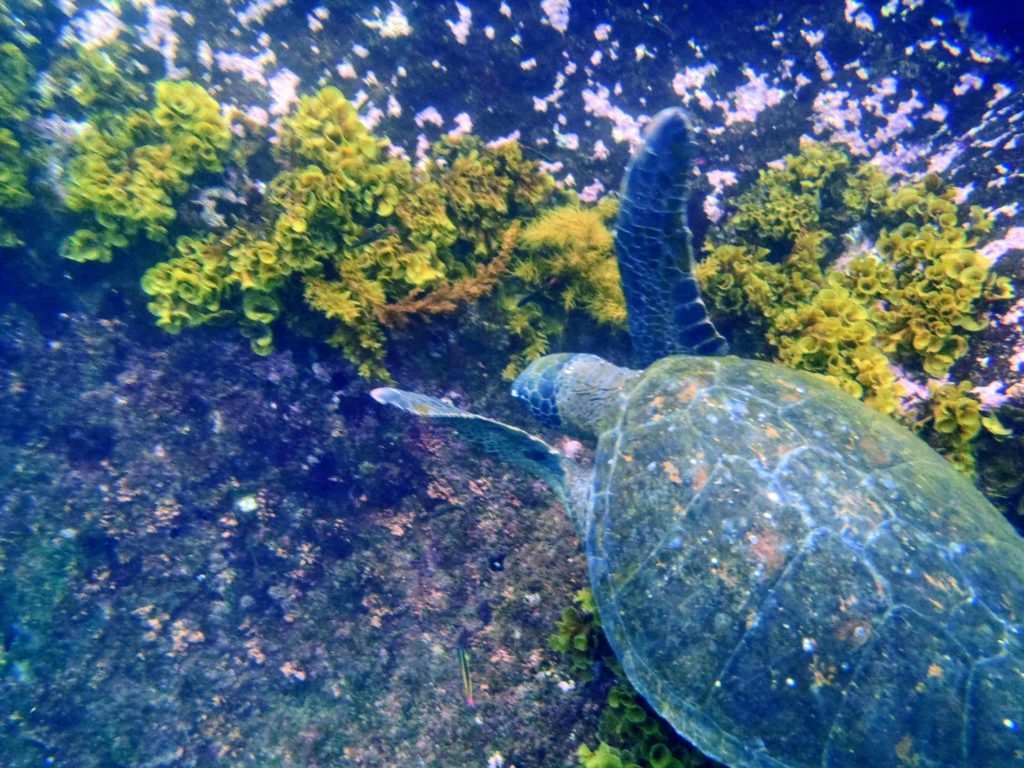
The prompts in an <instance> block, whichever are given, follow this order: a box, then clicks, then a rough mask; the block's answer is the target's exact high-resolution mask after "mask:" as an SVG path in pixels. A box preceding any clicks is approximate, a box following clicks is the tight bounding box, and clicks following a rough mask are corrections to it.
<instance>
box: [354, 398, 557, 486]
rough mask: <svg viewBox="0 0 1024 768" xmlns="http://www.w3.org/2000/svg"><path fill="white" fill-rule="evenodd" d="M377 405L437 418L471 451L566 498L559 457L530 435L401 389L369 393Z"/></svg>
mask: <svg viewBox="0 0 1024 768" xmlns="http://www.w3.org/2000/svg"><path fill="white" fill-rule="evenodd" d="M370 395H371V397H373V399H374V400H376V401H377V402H378V403H383V404H385V405H392V406H394V407H396V408H400V409H402V410H403V411H406V412H408V413H412V414H415V415H416V416H422V417H424V418H429V419H436V420H437V421H439V422H441V423H442V424H444V425H445V426H448V427H451V428H452V429H454V430H455V431H456V432H458V434H459V435H460V436H461V437H462V438H463V439H464V440H466V441H467V442H468V443H470V444H471V445H472V446H473V447H474V448H476V449H478V450H480V451H483V452H485V453H489V454H491V455H493V456H496V457H498V458H499V459H501V460H503V461H505V462H507V463H509V464H512V465H514V466H517V467H520V468H522V469H525V470H526V471H527V472H529V473H530V474H532V475H533V476H534V477H536V478H538V479H539V480H543V481H544V482H545V483H547V485H548V486H549V487H550V488H551V490H552V491H554V492H555V493H556V494H557V495H558V497H559V499H561V500H563V501H564V499H565V492H566V471H565V467H564V465H563V463H562V456H561V454H559V453H558V451H556V450H555V449H554V448H552V447H551V446H550V445H548V444H547V443H545V442H544V441H543V440H541V439H540V438H538V437H534V436H533V435H531V434H530V433H529V432H524V431H523V430H521V429H519V428H518V427H513V426H511V425H509V424H504V423H502V422H500V421H496V420H495V419H490V418H488V417H486V416H479V415H477V414H475V413H470V412H469V411H464V410H462V409H461V408H456V407H455V406H454V405H449V404H448V403H446V402H444V401H442V400H438V399H437V398H435V397H430V396H428V395H421V394H420V393H419V392H408V391H406V390H403V389H393V388H391V387H380V388H379V389H375V390H373V391H372V392H370Z"/></svg>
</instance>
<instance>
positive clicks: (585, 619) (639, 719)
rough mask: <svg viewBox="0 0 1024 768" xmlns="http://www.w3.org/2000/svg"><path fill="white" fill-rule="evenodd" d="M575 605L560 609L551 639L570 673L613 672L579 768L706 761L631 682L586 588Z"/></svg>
mask: <svg viewBox="0 0 1024 768" xmlns="http://www.w3.org/2000/svg"><path fill="white" fill-rule="evenodd" d="M573 602H574V603H575V607H573V606H569V607H567V608H565V610H563V611H562V618H561V619H560V620H559V621H558V623H557V625H556V628H555V632H554V633H553V634H552V635H551V637H550V638H549V644H550V646H551V648H552V649H553V650H555V651H557V652H558V653H559V655H560V656H561V659H562V661H563V662H564V663H565V664H566V666H567V669H568V672H569V673H570V674H571V675H572V676H573V677H574V678H575V679H576V680H578V681H580V682H589V681H591V680H593V679H594V669H595V668H602V667H603V669H606V670H608V671H610V672H611V674H612V676H613V678H614V683H613V684H612V686H611V687H610V688H609V689H608V695H607V699H606V702H605V704H606V706H605V709H604V711H603V712H602V714H601V721H600V724H599V726H598V733H597V736H598V746H597V749H591V748H590V747H588V746H587V745H586V744H582V745H580V747H579V750H578V751H577V757H578V759H579V763H578V766H579V768H696V767H697V766H702V765H708V762H707V760H706V759H705V758H704V757H703V756H702V755H701V754H700V753H699V752H698V751H697V750H696V749H694V748H693V747H692V746H691V745H690V744H689V743H687V742H686V741H684V740H683V739H682V738H681V737H680V736H679V735H678V734H677V733H676V732H675V730H674V729H673V728H672V727H671V726H670V725H668V723H666V722H665V721H664V720H662V719H661V718H660V717H658V715H657V714H655V712H654V711H653V710H652V709H651V708H650V706H649V705H648V704H647V702H645V701H644V700H643V699H642V698H641V696H640V694H638V693H637V691H636V689H634V688H633V686H632V685H631V684H630V682H629V680H628V678H627V677H626V674H625V672H623V670H622V666H621V665H620V664H619V662H618V660H617V659H616V658H615V655H614V654H613V653H612V651H611V648H609V647H608V643H607V641H606V640H605V639H604V634H603V632H602V630H601V620H600V618H599V616H598V613H597V606H596V604H595V603H594V597H593V594H592V593H591V591H590V589H582V590H580V591H579V592H578V593H577V594H576V596H575V598H574V599H573Z"/></svg>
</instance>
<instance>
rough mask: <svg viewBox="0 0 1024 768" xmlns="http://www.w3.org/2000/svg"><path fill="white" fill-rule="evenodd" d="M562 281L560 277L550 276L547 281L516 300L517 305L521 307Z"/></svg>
mask: <svg viewBox="0 0 1024 768" xmlns="http://www.w3.org/2000/svg"><path fill="white" fill-rule="evenodd" d="M561 282H562V280H561V279H560V278H557V277H552V278H551V279H550V280H548V281H547V282H545V283H543V284H542V285H541V286H540V287H539V288H534V289H533V290H532V291H530V292H529V293H528V294H526V295H525V296H523V297H522V298H521V299H519V301H517V302H516V306H517V307H521V306H523V305H524V304H529V303H530V302H531V301H533V300H534V299H536V298H539V297H540V296H541V295H542V294H545V293H547V291H548V290H549V289H552V288H556V287H558V285H559V284H560V283H561Z"/></svg>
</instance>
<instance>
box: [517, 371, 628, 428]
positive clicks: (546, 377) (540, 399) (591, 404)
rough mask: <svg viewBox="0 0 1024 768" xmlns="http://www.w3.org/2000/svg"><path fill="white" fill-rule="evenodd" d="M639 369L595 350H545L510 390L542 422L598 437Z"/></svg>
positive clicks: (615, 411)
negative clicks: (613, 361) (548, 352)
mask: <svg viewBox="0 0 1024 768" xmlns="http://www.w3.org/2000/svg"><path fill="white" fill-rule="evenodd" d="M637 375H639V372H638V371H632V370H630V369H628V368H620V367H619V366H617V365H612V364H611V363H609V362H608V361H607V360H603V359H601V358H600V357H598V356H597V355H583V354H579V355H576V354H564V353H563V354H557V355H545V356H544V357H542V358H540V359H539V360H534V361H533V362H532V363H530V365H528V366H527V367H526V370H524V371H523V372H522V373H521V374H519V376H518V377H517V378H516V380H515V382H514V383H513V384H512V396H513V397H515V398H517V399H519V400H522V401H523V402H524V403H525V404H526V406H527V407H528V408H529V409H530V412H531V413H532V414H533V415H534V416H535V417H536V418H538V419H540V420H541V421H542V422H544V423H545V424H549V425H551V426H560V427H563V428H565V429H566V430H568V431H570V432H573V433H575V434H579V435H581V436H584V437H597V436H598V435H600V434H601V432H603V431H604V429H605V428H606V424H607V422H608V421H609V420H611V419H614V418H615V416H616V414H617V413H618V410H619V407H620V404H621V395H622V394H623V393H624V392H625V391H626V389H627V387H628V386H629V384H630V383H631V382H632V381H633V380H634V379H635V378H636V377H637Z"/></svg>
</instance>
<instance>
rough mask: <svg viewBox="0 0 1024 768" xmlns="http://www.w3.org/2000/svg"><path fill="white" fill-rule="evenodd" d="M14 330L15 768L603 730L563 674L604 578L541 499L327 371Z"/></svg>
mask: <svg viewBox="0 0 1024 768" xmlns="http://www.w3.org/2000/svg"><path fill="white" fill-rule="evenodd" d="M0 328H2V331H3V336H4V339H5V344H4V345H3V361H4V370H3V373H2V387H0V389H2V395H0V413H2V414H3V418H2V420H0V441H2V442H0V450H2V451H3V455H4V462H3V470H2V474H0V500H2V507H0V565H2V568H0V587H2V589H0V594H2V599H0V621H2V622H3V633H4V634H3V650H2V654H0V670H2V677H0V691H2V695H0V714H2V719H3V722H4V723H5V725H4V737H3V739H2V740H0V762H2V763H3V764H4V765H7V766H28V765H37V764H39V762H40V761H43V760H46V759H53V760H55V761H56V762H58V763H66V764H72V765H79V766H106V765H114V764H120V765H144V764H153V763H162V764H172V765H187V764H196V763H208V764H225V765H228V764H238V763H239V762H244V761H246V760H248V759H250V756H252V755H258V756H259V760H260V762H261V763H264V764H279V765H313V764H325V765H326V764H334V765H336V764H352V765H371V764H377V765H381V764H389V765H390V764H403V763H415V762H417V761H419V760H422V761H424V763H425V764H428V765H441V764H445V765H475V764H478V763H479V762H480V761H479V755H481V754H489V752H488V750H491V749H492V748H493V745H494V744H495V743H496V742H497V741H500V742H501V743H505V744H513V745H515V750H516V754H519V755H522V756H523V757H522V758H521V759H523V760H525V761H527V764H533V765H542V764H544V763H545V761H546V759H547V758H546V757H545V755H552V754H560V755H561V754H564V755H568V754H570V753H571V752H572V750H573V748H574V740H573V738H572V737H571V735H570V732H571V730H572V728H574V727H588V726H586V725H585V724H586V723H588V722H590V723H591V724H590V726H589V728H591V729H593V727H594V725H593V715H594V704H593V702H591V701H589V700H588V699H586V698H576V697H570V696H566V695H564V694H562V693H561V692H560V691H559V689H558V688H557V687H556V685H555V683H556V680H554V679H552V678H551V677H550V676H549V674H548V673H546V672H545V669H546V664H547V661H546V657H547V651H546V640H547V634H548V632H549V631H550V629H551V628H553V627H554V625H555V621H556V619H557V616H558V613H559V611H560V610H561V607H562V606H563V605H564V604H566V603H568V602H569V600H570V595H571V593H572V591H573V590H574V589H576V588H578V587H579V586H580V584H581V583H582V579H583V570H582V563H581V559H580V555H579V553H578V543H577V542H576V541H575V539H574V537H573V535H572V533H571V530H570V527H569V523H568V521H566V520H564V516H563V514H562V511H561V509H560V508H559V507H558V506H557V505H554V504H552V503H551V500H550V499H549V498H547V497H546V496H545V495H544V494H543V493H542V492H541V491H540V489H539V488H537V489H534V488H530V487H523V486H522V484H521V482H519V481H518V480H517V478H515V477H512V476H510V475H509V474H508V473H506V472H504V471H501V470H500V468H497V467H495V466H493V465H490V464H488V463H486V462H479V463H473V462H472V461H468V460H467V457H466V456H465V453H464V450H463V449H462V448H460V447H458V446H453V445H450V444H448V442H447V440H446V439H444V438H443V437H442V436H440V435H434V434H431V433H429V432H426V431H424V432H423V433H422V434H421V435H419V437H418V438H417V440H416V442H417V444H418V445H417V446H408V447H401V448H399V450H398V451H397V452H396V451H395V449H394V447H393V446H389V445H386V442H387V441H386V439H384V435H385V433H384V431H383V425H382V423H381V421H380V420H379V419H378V415H377V410H376V409H375V408H365V407H355V406H354V404H355V403H361V402H362V398H361V396H360V395H359V392H358V390H353V389H352V388H351V383H350V381H349V380H348V377H349V376H350V375H351V374H350V373H346V372H345V371H344V369H342V368H341V367H339V366H338V365H337V364H336V363H333V362H331V361H330V360H326V359H320V360H318V359H317V358H316V356H310V357H307V358H306V359H304V360H302V361H301V362H300V361H299V360H297V359H296V358H295V357H293V356H292V355H291V354H290V353H276V354H274V355H272V356H270V357H267V358H260V359H257V360H254V359H253V358H252V356H251V353H250V352H249V351H248V348H247V345H245V343H244V342H234V341H224V340H218V339H216V338H213V337H210V336H204V335H198V336H194V337H182V338H180V339H173V340H165V339H162V338H160V337H156V339H155V340H152V339H151V340H149V341H147V340H144V339H140V338H139V337H137V336H135V335H133V334H132V333H131V328H130V327H128V326H126V325H125V324H124V323H123V322H121V321H119V320H110V319H97V318H94V317H87V316H84V315H81V314H77V313H76V314H72V315H69V316H68V317H67V318H66V320H65V322H64V324H63V327H62V328H61V329H58V330H57V331H56V332H49V333H43V332H41V329H40V328H39V326H38V324H37V323H36V321H35V319H34V318H33V317H32V316H31V315H30V314H29V313H27V312H25V311H24V310H21V309H18V308H16V307H12V306H8V307H7V308H5V309H4V310H3V312H2V313H0ZM154 341H155V342H156V343H154ZM499 385H500V383H499ZM97 424H102V425H103V426H102V427H99V426H96V425H97ZM69 425H77V426H69ZM421 445H429V446H431V452H430V457H429V458H428V459H427V460H426V463H424V462H423V457H422V455H421V453H420V449H419V446H421ZM457 468H461V469H457ZM496 563H500V567H495V564H496ZM469 636H471V637H472V645H471V653H472V660H473V662H472V663H473V682H474V684H475V687H476V691H477V700H478V702H479V704H478V709H477V710H471V709H469V708H468V707H467V706H466V704H465V702H464V700H463V698H462V683H461V680H460V676H459V668H458V662H457V659H456V655H455V649H456V647H457V646H458V644H459V643H460V642H464V641H465V640H464V638H465V637H469ZM509 713H514V716H512V715H510V714H509ZM559 723H561V724H562V725H561V726H558V725H557V724H559ZM506 749H507V748H506Z"/></svg>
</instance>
